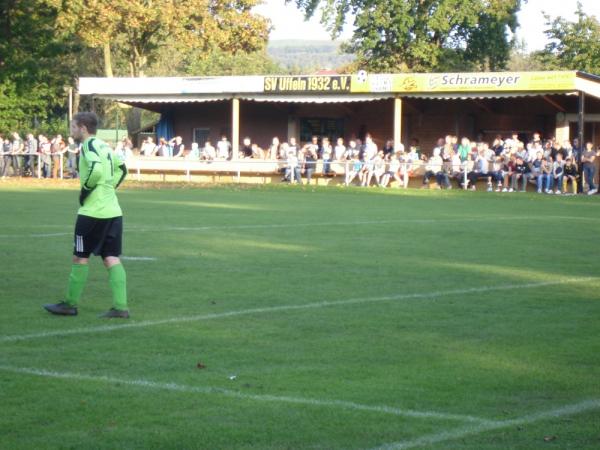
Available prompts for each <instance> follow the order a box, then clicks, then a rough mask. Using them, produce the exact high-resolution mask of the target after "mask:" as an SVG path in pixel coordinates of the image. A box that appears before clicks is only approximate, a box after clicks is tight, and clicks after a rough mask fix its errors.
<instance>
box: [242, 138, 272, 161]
mask: <svg viewBox="0 0 600 450" xmlns="http://www.w3.org/2000/svg"><path fill="white" fill-rule="evenodd" d="M277 146H278V147H279V139H278V140H277ZM240 158H241V159H244V158H252V140H251V139H250V138H249V137H248V136H246V137H245V138H244V140H243V141H242V148H241V149H240Z"/></svg>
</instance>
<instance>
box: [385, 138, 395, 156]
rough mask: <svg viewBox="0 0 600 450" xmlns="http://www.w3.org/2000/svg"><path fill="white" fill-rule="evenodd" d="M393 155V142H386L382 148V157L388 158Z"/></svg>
mask: <svg viewBox="0 0 600 450" xmlns="http://www.w3.org/2000/svg"><path fill="white" fill-rule="evenodd" d="M393 154H394V141H392V140H387V141H386V142H385V145H384V146H383V156H384V157H386V158H389V157H390V156H392V155H393Z"/></svg>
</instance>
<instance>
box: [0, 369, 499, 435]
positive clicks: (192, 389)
mask: <svg viewBox="0 0 600 450" xmlns="http://www.w3.org/2000/svg"><path fill="white" fill-rule="evenodd" d="M0 370H2V371H5V372H12V373H17V374H27V375H34V376H40V377H45V378H59V379H68V380H77V381H93V382H101V383H109V384H113V385H116V384H123V385H127V386H134V387H141V388H146V389H155V390H166V391H178V392H188V393H198V394H219V395H223V396H226V397H233V398H238V399H243V400H255V401H263V402H281V403H293V404H301V405H311V406H322V407H333V408H341V409H346V410H355V411H366V412H374V413H381V414H392V415H396V416H403V417H413V418H418V419H438V420H456V421H461V422H471V423H475V424H479V425H492V424H495V422H493V421H489V420H486V419H481V418H478V417H472V416H468V415H462V414H447V413H443V412H436V411H415V410H411V409H401V408H394V407H391V406H378V405H364V404H360V403H354V402H346V401H342V400H318V399H312V398H303V397H289V396H279V395H269V394H263V395H260V394H245V393H243V392H238V391H233V390H230V389H223V388H215V387H208V386H188V385H183V384H177V383H161V382H156V381H149V380H143V379H142V380H140V379H138V380H135V379H134V380H128V379H123V378H115V377H110V376H93V375H84V374H79V373H69V372H54V371H50V370H43V369H31V368H27V367H11V366H3V365H0Z"/></svg>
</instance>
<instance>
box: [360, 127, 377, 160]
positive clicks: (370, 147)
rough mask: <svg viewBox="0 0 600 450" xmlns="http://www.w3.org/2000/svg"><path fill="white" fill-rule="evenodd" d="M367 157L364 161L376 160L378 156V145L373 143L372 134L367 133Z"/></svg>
mask: <svg viewBox="0 0 600 450" xmlns="http://www.w3.org/2000/svg"><path fill="white" fill-rule="evenodd" d="M364 153H365V154H366V156H364V157H363V159H364V160H369V161H370V160H372V159H373V158H375V155H376V154H377V144H376V143H375V142H373V137H372V136H371V134H370V133H367V134H366V136H365V151H364Z"/></svg>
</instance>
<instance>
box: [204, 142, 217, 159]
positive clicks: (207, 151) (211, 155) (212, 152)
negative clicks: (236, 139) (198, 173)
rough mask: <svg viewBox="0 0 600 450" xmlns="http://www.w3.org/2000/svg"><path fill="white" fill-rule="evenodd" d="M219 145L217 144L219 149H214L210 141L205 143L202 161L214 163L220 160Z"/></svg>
mask: <svg viewBox="0 0 600 450" xmlns="http://www.w3.org/2000/svg"><path fill="white" fill-rule="evenodd" d="M218 146H219V144H218V143H217V148H214V147H213V146H212V144H211V142H210V141H209V140H207V141H206V142H205V143H204V147H202V151H201V152H200V159H203V160H205V161H213V160H215V159H218V158H219V150H218Z"/></svg>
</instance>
